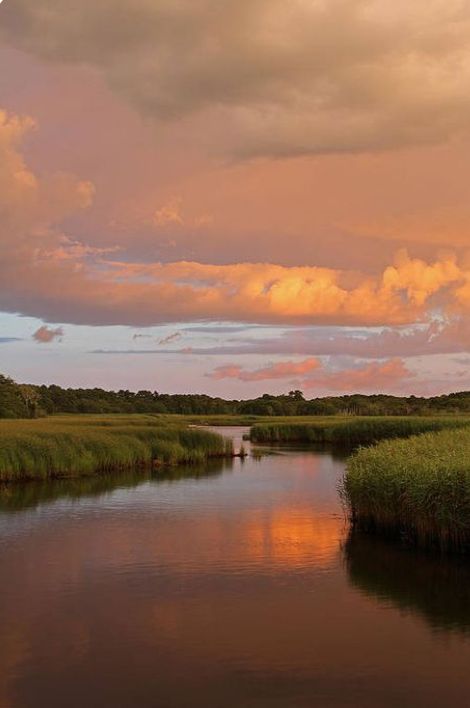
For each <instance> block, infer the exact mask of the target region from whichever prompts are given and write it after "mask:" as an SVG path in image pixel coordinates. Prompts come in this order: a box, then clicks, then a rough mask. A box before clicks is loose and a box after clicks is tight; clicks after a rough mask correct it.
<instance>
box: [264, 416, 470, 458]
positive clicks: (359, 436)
mask: <svg viewBox="0 0 470 708" xmlns="http://www.w3.org/2000/svg"><path fill="white" fill-rule="evenodd" d="M465 426H470V418H468V417H450V416H448V417H398V416H397V417H383V418H381V417H367V418H354V419H351V418H348V417H342V418H339V417H331V418H322V419H320V420H315V421H309V422H298V423H284V422H281V423H278V422H276V423H259V424H255V425H254V426H253V427H252V428H251V440H252V441H253V442H258V443H292V442H295V443H304V444H310V443H313V444H330V445H332V446H334V447H338V448H344V449H348V450H352V449H354V448H355V447H358V446H360V445H373V444H375V443H377V442H379V441H381V440H385V439H391V438H407V437H410V436H412V435H417V434H421V433H427V432H432V431H438V430H445V429H448V428H449V429H453V428H461V427H465Z"/></svg>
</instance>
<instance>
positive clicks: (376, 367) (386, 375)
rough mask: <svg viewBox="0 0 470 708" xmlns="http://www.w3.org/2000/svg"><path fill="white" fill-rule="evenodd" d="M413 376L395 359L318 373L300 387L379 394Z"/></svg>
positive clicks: (399, 360) (304, 381) (305, 380)
mask: <svg viewBox="0 0 470 708" xmlns="http://www.w3.org/2000/svg"><path fill="white" fill-rule="evenodd" d="M414 376H416V374H415V373H414V372H412V371H410V370H409V369H408V368H407V366H406V365H405V363H404V362H403V361H402V360H401V359H398V358H395V359H389V360H387V361H385V362H373V363H371V364H366V365H363V366H359V367H355V368H350V369H343V370H340V371H319V372H318V373H316V374H314V375H313V376H310V377H308V378H306V379H304V380H303V381H302V383H301V385H302V388H305V389H307V390H310V391H311V390H313V389H317V390H318V389H320V390H328V391H336V392H342V393H349V392H356V391H357V392H373V393H379V392H381V391H390V390H394V389H395V388H396V387H397V386H398V385H400V384H402V383H403V382H404V381H408V380H409V379H411V378H413V377H414Z"/></svg>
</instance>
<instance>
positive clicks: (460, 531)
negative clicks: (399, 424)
mask: <svg viewBox="0 0 470 708" xmlns="http://www.w3.org/2000/svg"><path fill="white" fill-rule="evenodd" d="M342 493H343V496H344V499H345V501H346V503H347V505H348V507H349V509H350V513H351V518H352V520H353V522H354V523H355V524H356V525H357V526H359V527H360V528H363V529H365V530H367V531H374V532H379V533H382V534H385V535H389V536H393V537H400V538H402V539H405V540H406V541H407V542H409V543H412V544H416V545H419V546H423V547H433V548H436V547H437V548H440V549H441V550H443V551H457V552H468V551H469V550H470V429H469V428H468V427H467V428H463V429H457V430H442V431H440V432H433V433H426V434H423V435H417V436H414V437H411V438H408V439H405V440H387V441H383V442H381V443H379V444H378V445H376V446H374V447H370V448H361V449H359V450H358V451H357V452H356V453H354V454H353V455H352V456H351V457H350V458H349V461H348V466H347V473H346V476H345V479H344V482H343V487H342Z"/></svg>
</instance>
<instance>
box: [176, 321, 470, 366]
mask: <svg viewBox="0 0 470 708" xmlns="http://www.w3.org/2000/svg"><path fill="white" fill-rule="evenodd" d="M468 351H470V322H469V320H468V318H467V317H456V318H452V317H451V318H448V319H439V320H438V319H435V320H432V321H431V322H429V323H428V324H423V325H418V326H412V327H397V328H390V327H387V328H384V329H382V330H381V331H376V330H373V329H372V330H367V329H365V330H364V329H362V330H357V329H351V330H349V331H348V332H347V333H346V334H345V333H344V331H342V329H340V328H338V327H334V328H326V329H325V328H322V327H315V328H304V329H295V328H292V329H289V330H287V331H284V332H283V333H282V334H281V335H280V336H277V337H266V338H257V339H252V340H251V341H249V342H245V341H244V343H242V344H221V345H217V346H212V347H194V348H193V353H194V354H197V355H204V356H222V355H225V356H233V355H239V354H262V355H265V356H269V355H282V354H298V355H302V354H303V355H311V356H337V355H342V356H350V357H356V358H361V359H376V358H377V357H383V358H385V357H387V356H398V357H413V356H420V355H423V354H452V353H458V352H468ZM172 353H174V354H178V353H181V350H179V349H174V350H172Z"/></svg>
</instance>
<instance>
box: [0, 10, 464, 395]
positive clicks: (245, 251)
mask: <svg viewBox="0 0 470 708" xmlns="http://www.w3.org/2000/svg"><path fill="white" fill-rule="evenodd" d="M469 37H470V4H469V2H468V0H426V2H425V1H424V0H413V1H412V2H409V0H408V1H407V2H405V0H394V2H390V0H290V1H289V2H286V0H283V1H282V2H281V1H280V0H100V1H99V2H96V0H82V1H81V2H77V0H4V1H3V3H1V4H0V249H1V250H0V311H1V312H0V371H1V372H3V373H5V374H8V375H10V376H12V377H14V378H15V379H17V380H19V381H28V382H31V383H53V382H54V383H58V384H61V385H70V386H102V387H105V388H116V389H118V388H130V389H140V388H147V389H152V390H158V391H161V392H175V393H176V392H207V393H209V394H211V395H221V396H225V397H236V398H249V397H252V396H256V395H259V394H261V393H263V392H268V393H281V392H287V391H289V390H290V389H291V388H300V389H302V390H303V391H304V392H305V395H306V396H307V397H309V398H311V397H314V396H321V395H327V394H330V393H332V394H340V393H351V392H365V393H373V392H387V393H394V394H411V393H414V394H416V395H434V394H438V393H446V392H450V391H455V390H464V389H470V367H469V364H470V355H469V348H470V317H469V315H470V90H469V87H470V44H469V41H468V39H469Z"/></svg>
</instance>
